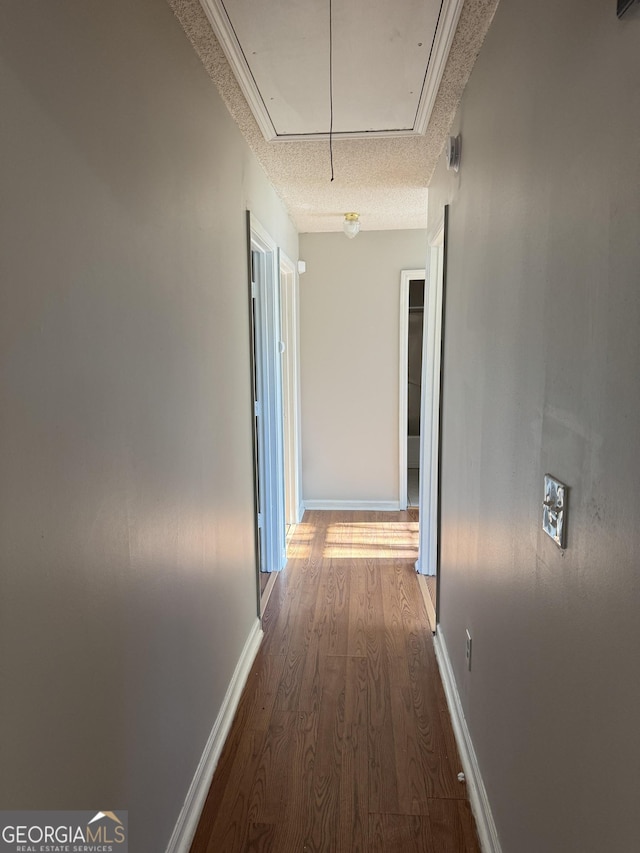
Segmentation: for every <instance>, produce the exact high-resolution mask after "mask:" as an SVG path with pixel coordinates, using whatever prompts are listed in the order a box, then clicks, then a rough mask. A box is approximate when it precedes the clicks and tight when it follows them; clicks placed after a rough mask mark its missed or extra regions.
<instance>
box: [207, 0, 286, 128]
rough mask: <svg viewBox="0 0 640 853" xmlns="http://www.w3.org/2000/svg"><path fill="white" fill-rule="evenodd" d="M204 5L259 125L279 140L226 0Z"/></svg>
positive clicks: (212, 0)
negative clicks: (234, 27) (225, 2)
mask: <svg viewBox="0 0 640 853" xmlns="http://www.w3.org/2000/svg"><path fill="white" fill-rule="evenodd" d="M200 5H201V6H202V8H203V9H204V12H205V14H206V16H207V18H208V19H209V23H210V24H211V26H212V27H213V31H214V33H215V34H216V38H217V39H218V41H219V42H220V46H221V47H222V50H223V51H224V55H225V56H226V57H227V61H228V63H229V65H230V66H231V68H232V70H233V73H234V74H235V77H236V80H237V81H238V84H239V86H240V88H241V89H242V94H243V95H244V96H245V98H246V99H247V103H248V104H249V107H250V109H251V112H252V113H253V115H254V116H255V119H256V121H257V122H258V127H259V128H260V130H261V131H262V134H263V136H264V138H265V139H266V140H267V142H271V140H273V139H277V138H278V134H277V133H276V129H275V127H274V126H273V122H272V121H271V117H270V116H269V113H268V111H267V108H266V106H265V105H264V101H263V100H262V98H261V97H260V92H259V91H258V87H257V86H256V81H255V80H254V78H253V74H252V73H251V69H250V68H249V64H248V63H247V60H246V59H245V56H244V53H243V51H242V48H241V47H240V42H239V41H238V38H237V36H236V34H235V30H234V29H233V26H232V24H231V21H230V20H229V16H228V15H227V10H226V9H225V7H224V3H223V2H222V0H200Z"/></svg>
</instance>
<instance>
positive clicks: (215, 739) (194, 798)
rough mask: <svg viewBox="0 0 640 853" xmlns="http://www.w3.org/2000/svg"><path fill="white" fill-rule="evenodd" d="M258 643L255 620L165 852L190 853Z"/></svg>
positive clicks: (259, 626) (259, 639)
mask: <svg viewBox="0 0 640 853" xmlns="http://www.w3.org/2000/svg"><path fill="white" fill-rule="evenodd" d="M261 642H262V627H261V624H260V620H259V619H256V621H255V623H254V625H253V627H252V629H251V632H250V633H249V636H248V637H247V641H246V643H245V644H244V648H243V650H242V654H241V655H240V660H239V661H238V663H237V665H236V668H235V670H234V673H233V676H232V678H231V682H230V684H229V687H228V688H227V692H226V694H225V697H224V700H223V702H222V707H221V708H220V713H219V714H218V716H217V718H216V721H215V723H214V724H213V728H212V729H211V734H210V735H209V738H208V740H207V744H206V746H205V748H204V752H203V753H202V757H201V758H200V761H199V763H198V767H197V768H196V772H195V775H194V777H193V779H192V781H191V785H190V786H189V791H188V792H187V797H186V799H185V801H184V805H183V806H182V810H181V812H180V815H179V816H178V820H177V822H176V825H175V827H174V830H173V834H172V835H171V838H170V840H169V844H168V845H167V850H166V853H189V848H190V847H191V842H192V841H193V836H194V835H195V832H196V829H197V826H198V821H199V820H200V814H201V813H202V809H203V807H204V802H205V800H206V798H207V794H208V793H209V788H210V787H211V780H212V779H213V773H214V771H215V769H216V765H217V763H218V759H219V758H220V753H221V752H222V747H223V746H224V742H225V740H226V739H227V735H228V734H229V729H230V728H231V723H232V722H233V717H234V715H235V713H236V709H237V707H238V702H239V701H240V694H241V693H242V689H243V687H244V685H245V684H246V682H247V678H248V677H249V672H250V670H251V666H252V665H253V662H254V660H255V657H256V654H257V653H258V649H259V648H260V643H261Z"/></svg>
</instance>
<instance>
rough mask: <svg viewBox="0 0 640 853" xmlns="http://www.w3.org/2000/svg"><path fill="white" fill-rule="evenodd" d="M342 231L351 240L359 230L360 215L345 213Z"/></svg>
mask: <svg viewBox="0 0 640 853" xmlns="http://www.w3.org/2000/svg"><path fill="white" fill-rule="evenodd" d="M342 230H343V231H344V233H345V235H346V236H347V237H348V238H349V239H350V240H353V238H354V237H355V236H356V234H357V233H358V231H359V230H360V214H359V213H345V215H344V222H343V223H342Z"/></svg>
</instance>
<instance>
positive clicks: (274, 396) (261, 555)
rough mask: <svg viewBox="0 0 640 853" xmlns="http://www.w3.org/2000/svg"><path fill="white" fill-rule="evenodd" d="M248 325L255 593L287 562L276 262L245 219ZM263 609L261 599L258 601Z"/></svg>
mask: <svg viewBox="0 0 640 853" xmlns="http://www.w3.org/2000/svg"><path fill="white" fill-rule="evenodd" d="M249 246H250V261H251V263H250V270H251V292H250V321H251V343H252V346H251V350H252V380H253V381H252V385H253V413H254V448H255V453H254V462H255V466H254V482H255V514H256V563H257V567H258V572H259V577H258V591H259V596H260V591H261V590H262V588H263V587H264V586H265V584H263V583H262V581H263V580H264V577H263V576H264V575H265V574H268V573H272V572H277V571H279V570H280V569H282V568H283V567H284V564H285V562H286V549H285V507H284V494H285V486H284V435H283V402H282V367H281V354H282V342H281V333H280V329H281V322H280V260H279V251H278V248H277V246H276V245H275V243H274V242H273V240H272V239H271V237H270V236H269V234H268V233H267V232H266V231H265V230H264V229H263V228H262V226H261V225H260V223H259V222H258V221H257V220H256V219H255V217H253V216H252V215H251V214H249ZM260 597H261V599H262V604H264V596H260Z"/></svg>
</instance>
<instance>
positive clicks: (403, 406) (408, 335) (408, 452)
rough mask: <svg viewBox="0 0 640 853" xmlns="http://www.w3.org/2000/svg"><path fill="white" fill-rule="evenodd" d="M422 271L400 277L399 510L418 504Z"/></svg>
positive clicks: (412, 271) (405, 271)
mask: <svg viewBox="0 0 640 853" xmlns="http://www.w3.org/2000/svg"><path fill="white" fill-rule="evenodd" d="M425 276H426V273H425V270H402V272H401V274H400V377H399V383H400V384H399V387H400V401H399V403H400V420H399V427H400V436H399V447H400V460H399V461H400V476H399V482H400V495H399V502H400V508H401V509H407V508H408V507H417V506H418V505H419V480H420V422H421V410H422V402H421V401H422V372H423V371H422V351H423V337H424V305H425Z"/></svg>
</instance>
